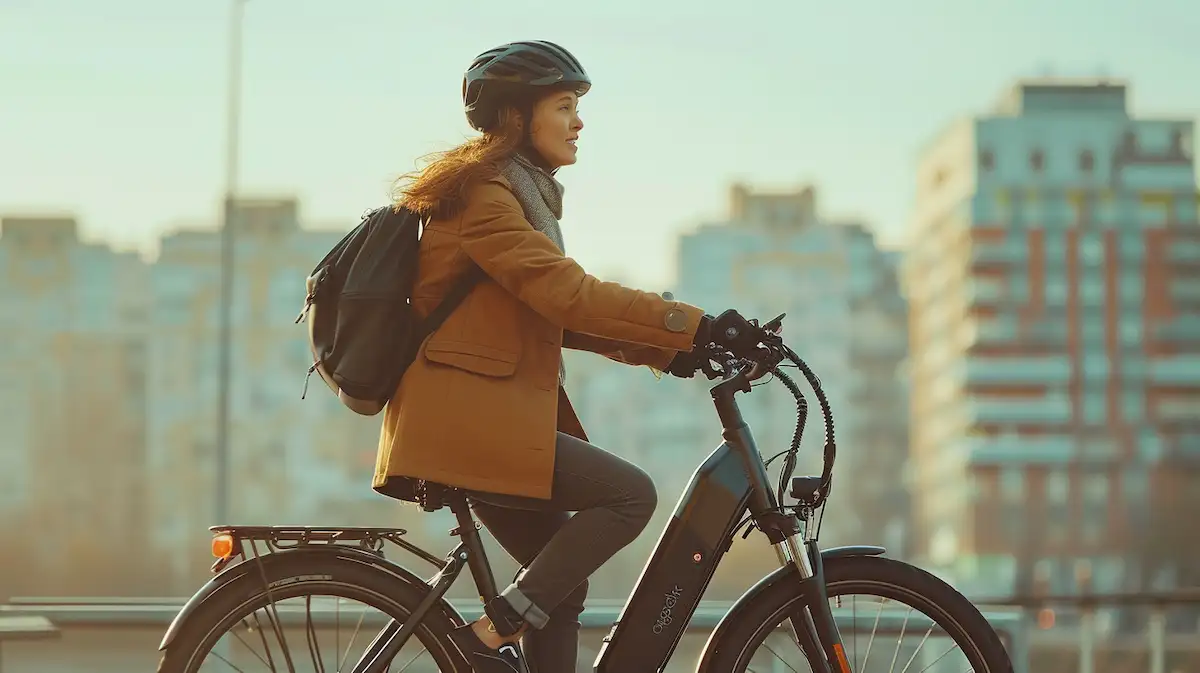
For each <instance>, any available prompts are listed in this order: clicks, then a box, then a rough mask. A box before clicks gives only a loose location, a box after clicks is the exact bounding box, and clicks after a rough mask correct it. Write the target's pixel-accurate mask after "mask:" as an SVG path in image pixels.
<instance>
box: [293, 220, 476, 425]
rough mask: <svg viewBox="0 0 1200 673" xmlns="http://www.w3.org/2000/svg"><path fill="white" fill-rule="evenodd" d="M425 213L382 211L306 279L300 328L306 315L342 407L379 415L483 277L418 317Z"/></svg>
mask: <svg viewBox="0 0 1200 673" xmlns="http://www.w3.org/2000/svg"><path fill="white" fill-rule="evenodd" d="M420 234H421V218H420V216H419V215H418V214H417V213H415V212H413V211H411V210H409V209H408V208H400V209H395V208H393V207H392V206H384V207H382V208H377V209H375V210H372V211H370V212H368V213H367V214H365V215H364V216H363V219H362V222H361V223H360V224H359V225H358V226H357V227H355V228H354V230H353V231H351V232H350V233H348V234H346V236H345V237H344V238H342V240H341V241H339V242H338V243H337V245H335V246H334V247H333V249H332V250H330V251H329V253H328V254H327V255H325V257H324V258H322V259H321V261H320V262H319V263H318V264H317V266H316V268H314V269H313V272H312V275H310V276H309V277H308V279H307V281H306V282H305V286H306V288H307V290H308V292H307V295H306V296H305V298H304V307H303V308H302V309H301V311H300V315H299V316H298V317H297V318H296V324H299V323H300V322H301V321H303V320H305V319H306V318H307V320H308V342H309V347H310V350H311V351H312V356H313V364H312V366H311V367H309V369H308V376H306V377H305V380H304V393H303V394H302V395H301V399H303V398H304V397H305V396H306V395H307V394H308V379H309V378H311V377H312V374H313V372H316V373H317V374H318V375H320V377H321V379H322V380H324V381H325V383H326V384H327V385H328V386H329V388H330V390H332V391H333V392H334V394H336V395H337V396H338V399H339V400H341V402H342V404H344V405H346V406H347V407H349V408H350V410H351V411H354V412H355V413H358V414H362V415H364V416H374V415H375V414H378V413H379V412H380V411H382V410H383V408H384V407H385V406H386V405H387V403H388V400H389V399H391V397H392V395H393V394H395V392H396V387H397V386H398V385H399V384H400V379H401V378H402V377H403V376H404V372H405V371H406V370H407V369H408V367H409V365H410V364H412V362H413V360H415V359H416V356H417V351H418V349H419V348H420V347H421V343H422V342H423V341H424V340H425V337H426V336H428V335H429V334H431V333H433V331H434V330H436V329H437V328H438V327H439V326H440V325H441V324H442V322H443V321H444V320H445V319H446V317H447V316H449V315H450V312H451V311H453V310H454V309H455V308H456V307H457V306H458V304H460V303H461V302H462V300H463V299H465V298H466V296H467V294H468V293H470V291H471V289H472V288H473V287H474V286H475V284H476V283H478V282H479V281H480V280H481V279H482V278H483V275H484V274H483V272H482V271H481V270H480V269H479V267H477V266H474V265H472V268H471V270H470V271H469V272H468V273H467V274H466V275H465V276H464V277H463V278H461V279H460V280H459V281H458V283H456V284H455V285H454V286H453V287H452V288H451V289H450V291H449V292H448V293H447V295H446V297H445V298H444V299H443V300H442V302H441V304H440V305H438V306H437V308H435V309H434V310H433V311H432V312H431V313H430V315H429V316H428V317H426V318H425V319H424V320H418V319H417V317H416V315H414V313H413V307H412V290H413V283H414V282H415V281H416V277H417V259H418V251H419V243H420Z"/></svg>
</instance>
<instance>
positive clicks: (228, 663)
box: [212, 649, 246, 673]
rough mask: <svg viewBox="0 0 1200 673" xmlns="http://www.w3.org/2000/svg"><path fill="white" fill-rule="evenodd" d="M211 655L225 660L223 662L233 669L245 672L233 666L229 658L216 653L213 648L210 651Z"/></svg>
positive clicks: (239, 672)
mask: <svg viewBox="0 0 1200 673" xmlns="http://www.w3.org/2000/svg"><path fill="white" fill-rule="evenodd" d="M212 655H213V656H215V657H216V658H218V659H220V660H221V661H223V662H225V663H226V664H227V665H228V666H229V667H230V668H232V669H233V670H235V671H237V672H238V673H246V672H245V671H243V670H242V669H240V668H238V667H237V666H234V665H233V662H232V661H230V660H228V659H226V658H225V657H223V656H221V655H220V654H218V653H217V652H216V651H215V649H214V651H213V652H212Z"/></svg>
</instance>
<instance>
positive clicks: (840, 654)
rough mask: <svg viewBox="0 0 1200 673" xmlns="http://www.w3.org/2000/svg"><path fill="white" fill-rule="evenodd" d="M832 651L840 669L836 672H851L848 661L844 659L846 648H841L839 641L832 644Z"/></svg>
mask: <svg viewBox="0 0 1200 673" xmlns="http://www.w3.org/2000/svg"><path fill="white" fill-rule="evenodd" d="M833 653H834V654H836V655H837V660H838V667H839V668H841V669H842V670H841V671H839V672H838V673H851V671H850V662H849V661H847V660H846V650H845V649H843V648H842V645H841V643H838V644H835V645H834V646H833Z"/></svg>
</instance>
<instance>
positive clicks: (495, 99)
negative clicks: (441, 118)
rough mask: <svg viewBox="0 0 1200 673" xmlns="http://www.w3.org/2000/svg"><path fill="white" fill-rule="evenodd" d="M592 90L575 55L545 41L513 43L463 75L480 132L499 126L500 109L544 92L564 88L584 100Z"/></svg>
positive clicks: (468, 104) (491, 51)
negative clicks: (541, 90) (546, 89)
mask: <svg viewBox="0 0 1200 673" xmlns="http://www.w3.org/2000/svg"><path fill="white" fill-rule="evenodd" d="M591 86H592V81H591V80H590V79H588V75H587V73H586V72H585V71H584V69H583V65H581V64H580V63H579V60H578V59H576V58H575V57H574V56H572V55H571V52H569V51H567V50H566V49H563V48H562V47H560V46H558V45H557V44H554V43H553V42H547V41H545V40H530V41H527V42H510V43H508V44H504V45H501V46H499V47H496V48H494V49H489V50H487V51H485V52H483V53H482V54H480V55H479V56H476V57H475V60H474V61H472V62H471V66H470V67H469V68H467V72H466V74H465V75H463V85H462V95H463V106H464V107H465V108H466V113H467V121H468V122H469V123H470V124H471V127H472V128H474V129H475V130H477V131H486V130H487V129H488V128H489V127H491V126H492V125H493V124H495V123H496V116H497V113H498V111H499V110H500V105H501V104H502V103H504V102H507V101H509V100H512V99H518V100H520V99H524V98H527V97H530V96H531V95H533V94H536V93H537V90H538V89H541V88H562V89H566V90H569V91H574V92H575V93H576V95H579V96H582V95H583V94H585V93H587V91H588V89H590V88H591Z"/></svg>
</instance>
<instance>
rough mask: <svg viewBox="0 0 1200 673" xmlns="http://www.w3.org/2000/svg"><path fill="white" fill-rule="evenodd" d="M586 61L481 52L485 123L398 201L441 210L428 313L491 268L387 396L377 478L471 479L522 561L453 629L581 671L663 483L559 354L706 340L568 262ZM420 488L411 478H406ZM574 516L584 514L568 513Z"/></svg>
mask: <svg viewBox="0 0 1200 673" xmlns="http://www.w3.org/2000/svg"><path fill="white" fill-rule="evenodd" d="M590 86H591V83H590V81H589V80H588V76H587V74H586V73H585V72H584V69H583V67H582V66H581V65H580V64H579V61H577V60H576V59H575V57H574V56H572V55H571V54H570V53H568V52H567V51H566V50H565V49H563V48H562V47H559V46H558V45H555V44H552V43H549V42H541V41H537V42H517V43H513V44H507V45H504V46H501V47H497V48H495V49H491V50H489V51H487V52H484V53H483V54H481V55H480V56H479V57H477V58H476V59H475V61H474V62H473V63H472V64H471V66H470V68H469V69H468V70H467V73H466V76H465V78H464V81H463V101H464V104H465V106H466V113H467V119H468V120H469V122H470V124H471V126H473V127H474V128H475V129H476V130H479V131H482V135H481V136H479V137H477V138H473V139H471V140H468V141H467V142H465V143H463V144H462V145H460V146H459V147H457V148H455V149H452V150H450V151H449V152H446V153H445V154H443V155H441V156H440V158H438V159H437V160H436V161H434V162H433V163H432V164H430V165H429V166H427V167H426V168H425V169H424V170H423V171H420V172H419V173H415V174H410V175H409V176H405V178H402V182H401V183H400V185H399V187H398V190H397V192H398V200H399V202H400V203H402V204H403V205H406V206H408V207H409V208H411V209H413V210H414V211H416V212H419V213H421V214H422V215H426V216H428V217H429V223H428V224H427V226H426V228H425V232H424V234H423V237H422V242H421V251H420V260H419V268H420V272H419V277H418V278H417V281H416V286H415V290H414V294H413V296H414V304H415V306H416V308H417V311H418V313H421V314H427V313H428V312H429V311H430V310H431V309H432V307H433V306H435V305H436V304H437V303H438V302H439V301H440V299H441V297H442V296H444V294H445V293H446V291H447V289H448V288H449V287H450V286H452V285H453V284H454V283H455V282H456V281H457V279H458V278H460V277H461V276H462V274H464V273H466V272H467V271H468V270H469V269H471V268H472V265H476V266H478V267H479V268H480V269H482V271H483V272H484V273H485V274H486V276H487V277H486V278H485V280H484V281H482V282H481V283H480V284H479V285H477V286H476V287H475V289H474V290H473V291H472V292H471V294H470V295H469V296H468V297H467V299H466V300H465V301H464V302H463V303H462V304H461V305H460V306H459V307H458V309H457V310H456V311H455V312H454V313H453V314H451V316H450V317H449V318H448V319H447V320H446V321H445V323H443V325H442V326H441V327H440V328H439V329H438V330H437V331H436V332H435V333H434V334H433V335H431V336H430V337H429V339H428V340H427V341H426V342H425V343H424V345H423V347H422V350H421V354H420V356H419V357H418V358H417V360H416V362H414V363H413V364H412V366H411V367H410V368H409V370H408V372H407V373H406V374H405V377H404V379H403V381H402V382H401V384H400V386H399V389H398V390H397V393H396V395H395V396H394V397H393V399H392V402H391V404H390V405H389V407H388V409H387V412H386V416H385V419H384V424H383V431H382V433H381V439H380V449H379V458H378V463H377V467H376V473H375V480H374V485H375V488H376V489H377V490H379V491H380V492H382V493H385V494H389V495H393V496H395V497H407V496H408V494H410V493H411V485H412V483H413V480H415V479H425V480H429V481H431V482H436V483H440V484H446V485H450V486H454V487H457V488H461V489H464V490H467V491H468V492H469V493H470V494H471V501H472V506H473V508H474V511H475V513H476V515H477V516H478V517H479V519H480V521H482V522H483V524H484V525H485V526H487V528H488V530H490V531H491V532H492V534H493V535H494V536H495V537H496V539H497V541H499V543H500V544H501V546H503V547H504V549H505V550H506V551H507V552H508V553H509V554H511V555H512V556H513V558H514V559H516V561H518V562H519V563H521V564H522V565H523V566H525V567H526V570H525V571H524V573H523V574H522V575H521V576H520V577H519V578H518V579H517V581H516V582H515V583H513V584H512V585H511V586H509V587H508V588H507V589H505V590H504V591H503V592H502V593H501V595H500V596H499V597H498V598H497V599H496V601H497V604H496V605H492V606H489V610H491V608H496V609H497V611H496V612H495V614H501V615H504V619H503V621H502V622H498V623H495V624H493V623H491V622H490V621H489V620H488V618H487V617H484V618H482V619H480V620H479V621H477V622H475V623H474V624H471V625H470V626H469V627H464V628H463V629H460V630H459V632H458V633H456V638H457V639H458V640H459V641H460V643H461V644H462V645H463V648H464V650H467V651H469V652H473V657H474V665H475V667H476V670H478V671H480V672H482V673H488V672H491V671H497V672H503V673H513V672H517V671H523V670H525V669H524V668H523V666H524V664H523V663H522V662H521V661H520V658H521V657H520V655H519V654H518V652H517V648H515V647H511V646H509V647H502V645H504V644H505V643H514V642H516V641H517V640H518V639H520V638H522V636H523V643H522V644H523V649H524V656H525V657H526V658H528V660H529V661H528V663H529V669H530V670H534V671H538V673H567V672H568V671H574V670H575V662H576V657H577V656H578V654H577V652H578V631H579V615H580V613H581V612H582V611H583V604H584V598H585V597H586V596H587V586H588V585H587V579H588V576H590V575H591V574H592V573H593V572H594V571H595V570H596V569H597V568H599V567H600V565H601V564H603V563H604V562H605V561H607V560H608V559H609V558H611V557H612V556H613V555H614V554H616V553H617V552H618V551H619V550H620V549H621V548H623V547H625V546H626V545H628V544H629V543H630V542H632V541H633V540H634V539H635V538H636V537H637V536H638V534H640V533H641V532H642V529H643V528H644V527H645V526H646V524H647V522H648V521H649V520H650V517H651V515H652V514H653V512H654V508H655V504H656V494H655V489H654V484H653V483H652V482H651V480H650V477H649V476H647V475H646V473H645V472H643V471H642V470H641V469H639V468H637V467H636V466H634V465H632V464H630V463H628V462H626V461H624V460H622V459H621V458H618V457H616V456H614V455H612V454H610V453H607V452H605V451H604V450H602V449H600V448H597V447H595V446H593V445H591V444H589V443H588V442H587V437H586V435H585V434H584V432H583V429H582V428H581V427H580V425H579V421H578V420H577V418H576V417H575V414H574V412H573V410H572V409H571V405H570V402H569V401H568V399H567V397H566V394H565V392H563V391H562V390H561V388H560V386H561V384H562V373H563V371H562V366H561V349H562V348H574V349H581V350H588V351H593V352H596V353H600V354H603V355H605V356H607V357H609V358H611V359H613V360H617V361H619V362H623V363H626V364H631V365H649V366H651V367H654V368H656V369H658V370H661V371H669V372H671V373H673V374H675V375H678V376H684V377H689V376H692V375H693V374H694V372H695V370H696V368H697V361H696V356H695V355H693V354H692V350H693V345H694V344H697V343H708V334H707V332H708V330H709V328H708V325H709V323H710V319H709V318H708V316H706V315H705V314H704V312H703V311H701V310H700V309H698V308H696V307H693V306H688V305H686V304H683V303H680V302H676V301H667V300H665V299H663V298H662V297H660V296H658V295H656V294H652V293H648V292H641V291H638V290H633V289H630V288H626V287H622V286H621V285H618V284H615V283H607V282H602V281H599V280H597V279H596V278H594V277H592V276H590V275H588V274H587V273H585V272H584V270H583V269H582V268H580V266H579V265H578V264H576V263H575V261H574V260H572V259H571V258H569V257H566V256H564V253H563V250H564V246H563V240H562V233H561V232H560V230H559V225H558V220H559V218H560V217H561V215H562V210H561V209H562V194H563V189H562V186H561V185H560V184H559V183H558V182H557V181H556V180H555V179H554V177H553V175H554V173H555V171H556V170H557V169H558V168H560V167H562V166H566V165H570V164H573V163H575V161H576V151H577V150H576V141H577V140H578V138H579V133H580V131H581V130H582V129H583V122H582V121H581V120H580V118H579V110H578V104H579V97H580V96H582V95H583V94H585V93H586V92H587V90H588V89H589V87H590ZM406 489H407V490H406ZM570 512H575V514H574V516H571V515H570V514H569V513H570Z"/></svg>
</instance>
